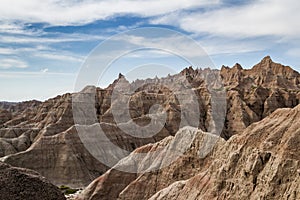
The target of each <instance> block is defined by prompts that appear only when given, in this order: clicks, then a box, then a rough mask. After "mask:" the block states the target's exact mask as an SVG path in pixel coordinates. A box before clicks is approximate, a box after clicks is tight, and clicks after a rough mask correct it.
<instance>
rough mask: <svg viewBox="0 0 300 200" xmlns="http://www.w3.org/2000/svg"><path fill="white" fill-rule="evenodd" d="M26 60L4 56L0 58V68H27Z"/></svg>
mask: <svg viewBox="0 0 300 200" xmlns="http://www.w3.org/2000/svg"><path fill="white" fill-rule="evenodd" d="M27 67H28V65H27V63H26V62H24V61H22V60H19V59H12V58H4V59H0V69H10V68H27Z"/></svg>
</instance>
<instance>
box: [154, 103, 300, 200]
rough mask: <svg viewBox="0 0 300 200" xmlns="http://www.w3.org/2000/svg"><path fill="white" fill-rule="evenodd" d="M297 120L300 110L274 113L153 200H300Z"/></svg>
mask: <svg viewBox="0 0 300 200" xmlns="http://www.w3.org/2000/svg"><path fill="white" fill-rule="evenodd" d="M299 119H300V106H297V107H296V108H294V109H279V110H277V111H275V112H274V113H273V114H272V115H271V116H270V117H267V118H266V119H264V120H262V121H261V122H259V123H255V124H253V125H251V126H250V127H248V128H247V129H246V130H245V131H244V133H243V134H241V135H236V136H234V137H232V138H231V139H230V140H229V141H227V143H226V144H225V145H223V146H218V147H217V148H216V150H215V152H214V153H213V154H214V155H213V156H212V158H211V159H213V160H214V161H213V163H212V164H211V165H210V166H209V167H208V168H207V169H206V170H203V171H202V172H200V173H198V174H197V175H196V176H194V177H193V178H191V179H189V180H186V181H184V182H179V183H174V184H173V185H170V186H169V187H167V188H165V189H163V190H161V191H159V192H158V193H156V194H155V195H153V196H152V198H151V199H299V198H300V193H299V191H300V190H299V189H300V173H299V172H300V157H299V155H298V153H297V151H298V150H297V149H298V146H299V143H300V129H299V126H298V125H297V124H296V122H297V121H298V120H299ZM173 197H176V198H173Z"/></svg>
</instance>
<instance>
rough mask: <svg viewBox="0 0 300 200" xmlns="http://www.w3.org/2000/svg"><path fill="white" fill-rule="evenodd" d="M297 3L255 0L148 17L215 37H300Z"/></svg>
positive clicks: (153, 21) (299, 4)
mask: <svg viewBox="0 0 300 200" xmlns="http://www.w3.org/2000/svg"><path fill="white" fill-rule="evenodd" d="M299 9H300V2H299V1H297V0H286V1H282V0H264V1H263V0H256V1H250V2H249V3H248V4H246V5H242V6H234V7H226V8H224V7H220V8H218V9H211V10H208V11H206V12H185V11H183V12H175V13H170V14H166V15H164V16H161V17H158V18H155V19H153V20H151V23H153V24H169V25H174V26H178V27H180V28H182V29H183V30H186V31H189V32H192V33H198V34H205V33H206V34H211V35H217V36H226V37H235V38H245V37H257V36H278V37H291V38H299V37H300V26H299V19H300V12H299Z"/></svg>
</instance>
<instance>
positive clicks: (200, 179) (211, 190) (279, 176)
mask: <svg viewBox="0 0 300 200" xmlns="http://www.w3.org/2000/svg"><path fill="white" fill-rule="evenodd" d="M185 80H187V81H188V83H189V85H190V86H191V89H192V90H193V91H194V92H195V94H196V95H197V96H198V105H197V106H198V108H197V109H199V110H200V111H201V112H200V117H199V116H197V117H199V123H198V127H196V128H193V127H190V126H192V125H193V124H189V123H185V124H184V125H188V126H182V125H180V121H181V120H185V119H181V113H182V112H183V113H184V110H181V105H180V103H179V100H178V99H177V98H176V97H175V96H174V94H173V93H172V90H170V89H169V88H167V87H164V86H162V85H164V83H169V84H171V86H172V84H173V85H178V83H181V81H185ZM118 83H121V85H122V84H123V85H126V87H132V88H135V87H136V86H138V85H144V86H143V87H141V88H139V89H137V90H136V91H135V92H134V93H133V94H132V96H131V98H130V116H131V118H132V121H133V122H135V123H137V124H138V125H146V124H148V123H149V121H150V119H149V116H148V115H147V114H148V112H149V109H150V107H151V106H152V105H154V104H157V103H158V104H160V105H162V109H163V111H164V112H166V113H167V118H166V122H165V123H164V124H163V128H162V129H161V130H160V131H159V132H158V133H157V134H156V135H154V136H153V137H150V138H146V139H143V138H137V137H132V136H128V135H126V134H124V132H122V130H121V129H120V128H119V127H118V124H116V122H115V121H114V117H115V116H113V114H112V105H114V104H115V103H117V102H116V101H120V99H122V98H117V99H114V98H112V95H113V89H114V87H115V86H116V85H117V84H118ZM299 83H300V75H299V73H298V72H297V71H295V70H293V69H292V68H290V67H289V66H284V65H281V64H278V63H275V62H273V61H272V60H271V58H270V57H269V56H267V57H265V58H263V60H261V62H259V63H258V64H257V65H255V66H254V67H252V68H251V69H243V68H242V66H240V65H239V64H236V65H234V66H233V67H231V68H230V67H226V66H223V67H222V68H221V70H210V69H193V68H192V67H189V68H186V69H184V70H183V71H181V72H180V73H179V74H175V75H169V76H168V77H165V78H160V79H158V78H155V79H146V80H136V81H134V82H132V83H129V82H128V81H127V80H126V79H125V77H124V76H122V75H120V76H119V78H118V79H117V80H115V81H114V83H112V84H111V85H110V86H108V87H107V88H105V89H101V88H97V87H94V86H87V87H86V88H84V89H83V92H86V91H88V92H89V93H90V94H92V95H93V96H94V97H95V105H94V110H95V116H96V120H95V121H92V122H91V123H90V125H91V126H93V123H100V125H101V127H102V129H103V130H104V131H105V132H106V133H107V136H108V137H109V139H110V140H111V141H112V142H113V143H114V144H116V145H118V146H120V147H121V148H123V149H125V150H127V151H128V152H132V153H128V155H122V156H120V159H122V160H121V161H122V162H121V161H119V162H116V163H115V166H116V168H117V167H118V166H119V167H120V166H122V165H124V164H126V163H127V162H129V161H130V158H131V157H132V156H134V155H135V153H136V152H144V153H147V152H148V151H149V152H151V149H152V151H154V150H155V149H157V148H162V147H165V146H167V145H169V144H173V143H176V144H178V145H179V144H180V142H178V141H186V140H187V139H188V138H187V135H190V136H193V137H192V138H193V140H192V141H190V142H191V143H190V146H188V147H189V148H188V149H187V151H186V152H185V153H184V155H183V156H182V157H180V158H179V159H177V160H176V161H175V162H174V163H172V164H171V165H170V166H169V167H166V168H162V169H161V170H158V171H155V172H145V173H139V174H135V173H126V172H121V171H118V170H116V169H115V167H114V168H112V169H109V167H108V166H106V165H104V164H102V163H100V162H99V161H98V160H97V159H95V158H94V157H93V156H92V155H91V154H90V152H89V151H87V150H86V148H85V147H84V145H83V144H82V142H81V140H80V138H79V136H78V133H77V129H76V127H77V126H78V125H77V124H76V125H75V124H74V119H73V110H72V98H76V94H69V93H68V94H64V95H61V96H57V97H55V98H52V99H49V100H47V101H45V102H38V101H28V102H22V103H7V102H2V103H0V108H1V109H0V116H1V118H0V127H1V128H0V157H1V161H3V162H5V163H8V164H10V165H12V166H15V167H22V168H28V169H31V170H35V171H37V172H38V173H40V174H41V175H42V176H44V177H46V178H47V179H48V180H49V181H50V182H51V183H53V184H55V185H58V186H59V185H69V186H71V187H76V188H79V187H86V188H85V189H84V191H83V192H82V194H81V195H79V196H78V197H77V198H78V199H149V198H151V199H299V198H300V196H299V191H300V188H299V187H300V186H299V185H300V182H299V181H300V180H299V173H300V167H299V156H298V154H297V151H296V150H298V147H299V144H300V143H299V129H300V126H299V125H298V124H297V120H298V119H299V106H297V105H298V104H299V99H300V85H299ZM222 92H225V94H226V95H225V96H224V98H226V99H225V102H226V103H225V104H224V105H222V106H220V107H221V109H219V110H218V109H217V110H215V111H216V112H213V111H212V110H213V105H212V103H211V102H212V99H213V97H212V93H214V94H216V95H217V96H218V95H220V98H222V97H223V96H222V95H221V94H222ZM74 95H75V96H74ZM186 98H187V99H186V100H187V101H189V100H190V99H188V98H189V97H188V96H187V97H186ZM221 102H222V101H220V102H217V103H221ZM191 106H193V105H191ZM216 113H217V114H216ZM222 113H224V118H225V119H223V121H222V119H219V118H218V116H220V115H222ZM184 114H185V116H187V118H189V117H195V116H193V115H194V114H195V113H184ZM119 115H120V116H121V119H122V115H124V113H122V112H120V113H119ZM125 119H126V118H125ZM218 120H219V121H218ZM122 123H124V124H125V125H126V123H130V122H129V121H123V122H122ZM212 124H213V125H212ZM189 125H190V126H189ZM221 125H222V126H221ZM212 127H213V128H212ZM132 131H136V130H132ZM215 132H218V133H220V136H221V137H219V136H216V135H215ZM190 138H191V137H190ZM208 141H211V142H213V143H215V145H213V149H210V150H211V151H209V153H208V154H207V155H206V154H201V153H200V155H199V152H201V151H203V150H205V149H206V148H205V145H204V144H205V143H206V142H208ZM179 147H180V145H179ZM100 156H101V155H100ZM164 157H165V156H164V154H163V152H162V154H161V155H160V156H158V157H157V161H156V162H163V160H164ZM127 164H130V165H131V164H133V163H130V162H129V163H127ZM148 165H149V163H147V162H146V163H143V162H140V163H139V164H138V166H135V167H137V168H142V169H145V168H147V167H149V166H148Z"/></svg>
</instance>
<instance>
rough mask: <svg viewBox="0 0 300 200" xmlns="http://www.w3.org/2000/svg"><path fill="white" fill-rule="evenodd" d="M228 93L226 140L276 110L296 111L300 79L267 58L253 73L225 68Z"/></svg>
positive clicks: (223, 68)
mask: <svg viewBox="0 0 300 200" xmlns="http://www.w3.org/2000/svg"><path fill="white" fill-rule="evenodd" d="M220 73H221V76H222V78H223V82H224V86H225V87H226V90H227V116H226V121H225V129H224V130H223V134H222V136H223V137H224V138H226V139H228V138H229V137H231V136H232V135H235V134H238V133H240V132H242V131H243V130H244V129H245V128H246V127H247V126H249V125H250V124H252V123H253V122H257V121H259V120H261V119H263V118H264V117H266V116H268V115H269V114H270V113H272V112H273V111H274V110H276V109H277V108H284V107H294V106H296V105H298V104H299V100H300V93H299V91H300V85H299V83H300V75H299V73H298V72H296V71H294V70H293V69H291V68H290V67H288V66H283V65H281V64H278V63H274V62H273V61H272V60H271V58H270V57H269V56H267V57H265V58H264V59H263V60H262V61H261V62H260V63H258V64H257V65H255V66H254V67H253V68H252V69H242V67H241V66H240V65H239V64H236V65H235V66H234V67H233V68H228V67H224V66H223V67H222V69H221V72H220Z"/></svg>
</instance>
